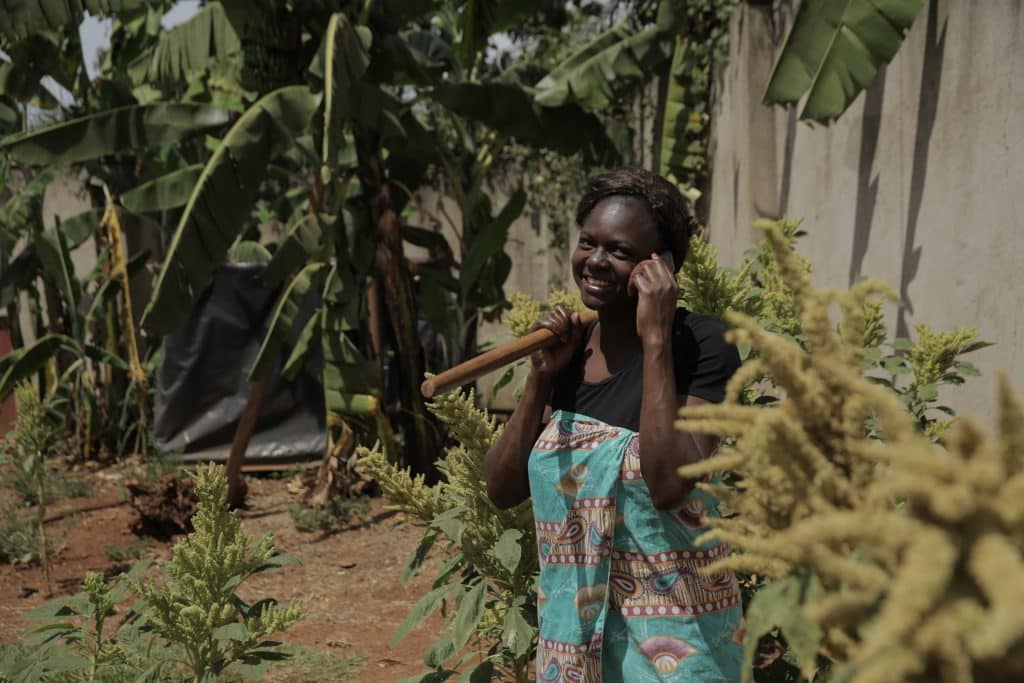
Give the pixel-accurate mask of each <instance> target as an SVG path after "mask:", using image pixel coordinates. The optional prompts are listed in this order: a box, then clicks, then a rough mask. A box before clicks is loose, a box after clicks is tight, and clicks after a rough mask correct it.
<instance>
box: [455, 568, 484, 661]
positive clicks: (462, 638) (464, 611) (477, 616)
mask: <svg viewBox="0 0 1024 683" xmlns="http://www.w3.org/2000/svg"><path fill="white" fill-rule="evenodd" d="M486 609H487V583H486V582H485V581H482V580H481V581H478V582H477V583H476V585H474V586H473V587H472V588H470V589H469V590H468V591H466V592H465V593H463V595H462V598H461V599H460V600H459V609H458V610H457V611H456V612H455V623H454V625H453V627H452V647H453V648H454V649H455V651H458V650H461V649H462V647H463V646H464V645H465V644H466V643H467V642H469V638H470V636H472V635H473V632H474V631H475V630H476V626H477V624H479V623H480V620H481V619H482V618H483V616H484V612H485V611H486Z"/></svg>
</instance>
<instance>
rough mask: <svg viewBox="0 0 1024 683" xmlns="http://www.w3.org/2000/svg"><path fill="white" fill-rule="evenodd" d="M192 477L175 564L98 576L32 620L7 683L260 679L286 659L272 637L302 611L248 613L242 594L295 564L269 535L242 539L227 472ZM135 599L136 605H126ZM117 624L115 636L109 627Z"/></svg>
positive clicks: (269, 607) (216, 469)
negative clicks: (259, 576) (193, 498)
mask: <svg viewBox="0 0 1024 683" xmlns="http://www.w3.org/2000/svg"><path fill="white" fill-rule="evenodd" d="M195 477H196V495H197V497H198V499H199V501H198V508H197V511H196V514H195V515H194V516H193V526H194V527H195V531H193V532H192V533H190V534H189V535H188V536H187V537H185V538H183V539H181V540H180V541H178V542H177V543H176V544H175V546H174V549H173V554H172V558H171V560H170V561H169V562H166V563H163V564H161V565H160V566H158V567H157V572H156V573H157V574H158V576H157V577H153V576H149V577H148V578H147V576H146V575H145V572H146V571H147V569H148V568H149V567H150V562H149V561H148V560H144V561H142V562H140V563H138V564H136V565H135V567H133V568H132V570H131V571H130V572H128V573H127V574H122V575H121V576H120V577H119V578H118V579H117V580H116V581H114V582H113V583H112V584H108V583H106V582H105V581H104V579H103V577H102V576H101V575H100V574H97V573H94V572H93V573H90V574H88V575H87V576H86V578H85V583H84V593H81V594H79V595H75V596H71V597H64V598H58V599H56V600H52V601H50V602H48V603H46V604H45V605H43V606H42V607H40V608H38V609H36V610H33V611H32V612H30V613H28V615H26V616H27V618H28V619H30V620H33V621H41V622H43V623H42V625H40V626H38V627H36V628H31V629H29V630H28V631H26V633H25V640H24V642H23V644H22V645H21V646H19V647H9V648H6V649H4V650H3V651H2V652H0V679H2V680H8V679H9V680H11V681H16V682H19V683H20V682H22V681H24V682H25V683H28V682H29V681H36V680H41V679H42V680H70V681H79V680H81V681H93V680H112V681H122V680H137V681H158V680H168V679H169V680H192V681H211V680H222V679H223V678H224V677H229V678H230V677H235V676H238V675H242V676H246V677H250V678H253V677H259V676H262V675H263V674H264V673H265V672H266V669H267V665H268V663H270V662H279V661H284V660H286V659H287V658H288V657H289V653H288V651H287V650H286V649H282V648H281V647H280V643H278V642H276V641H271V640H267V639H266V637H267V636H269V635H270V634H272V633H276V632H278V631H283V630H285V629H287V628H289V627H290V626H292V625H293V624H294V623H295V622H296V621H298V620H299V619H300V618H301V616H302V614H301V609H300V607H299V605H298V604H297V603H293V604H290V605H288V606H286V607H281V606H279V605H278V604H277V602H276V601H275V600H273V599H271V598H267V599H263V600H259V601H257V602H254V603H251V604H250V603H247V602H246V601H244V600H242V599H241V598H240V597H239V596H238V595H237V593H236V590H237V588H238V586H239V585H240V584H242V583H243V582H244V581H245V580H246V579H247V578H248V577H249V576H251V575H253V574H254V573H257V572H263V571H268V570H272V569H275V568H278V567H280V566H282V565H284V564H287V563H289V562H291V561H292V560H290V559H289V558H287V557H283V556H280V555H277V554H276V553H275V550H274V545H273V539H272V537H271V536H270V535H267V536H264V537H262V538H261V539H259V540H258V541H256V542H255V543H254V542H253V541H252V539H251V538H250V537H249V536H248V535H247V534H245V533H243V532H242V530H241V523H240V521H239V520H238V518H237V517H235V516H234V515H233V514H232V513H231V512H230V511H229V510H228V509H227V502H226V501H227V482H226V480H225V479H224V474H223V468H222V467H220V466H217V465H209V466H205V467H199V468H198V469H197V470H196V472H195ZM132 554H135V553H134V551H133V553H132ZM129 590H130V591H131V592H132V593H134V594H135V595H136V597H137V598H139V599H138V600H136V601H134V602H132V603H131V604H126V603H128V597H127V592H128V591H129ZM115 616H117V617H118V620H117V625H116V627H113V628H108V627H109V626H110V624H111V622H112V620H113V619H114V618H115ZM229 667H230V668H229Z"/></svg>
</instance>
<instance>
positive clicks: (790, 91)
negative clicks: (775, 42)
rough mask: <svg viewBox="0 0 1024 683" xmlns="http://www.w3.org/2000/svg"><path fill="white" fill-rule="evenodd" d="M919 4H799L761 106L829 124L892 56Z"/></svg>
mask: <svg viewBox="0 0 1024 683" xmlns="http://www.w3.org/2000/svg"><path fill="white" fill-rule="evenodd" d="M923 6H924V0H804V1H803V2H801V3H800V9H799V10H797V13H796V18H795V19H794V20H793V27H792V28H791V29H790V31H789V35H788V36H787V37H786V42H785V43H784V44H783V46H782V51H781V52H780V53H779V57H778V59H777V60H776V62H775V67H774V68H773V69H772V74H771V77H770V78H769V80H768V87H767V88H766V89H765V93H764V98H763V101H764V103H765V104H782V105H790V104H795V103H796V102H797V101H798V100H799V99H800V98H801V97H803V95H804V94H805V93H807V100H806V102H805V103H804V108H803V111H801V112H800V118H801V119H802V120H805V121H817V122H820V123H828V122H829V121H831V120H833V119H835V118H837V117H838V116H839V115H840V114H842V113H843V112H844V111H846V109H847V108H848V107H849V106H850V104H851V103H852V102H853V100H854V99H855V98H856V97H857V95H858V94H860V91H861V90H863V89H864V88H866V87H867V86H868V85H870V84H871V81H873V80H874V78H875V74H877V73H878V69H879V68H880V67H881V66H882V65H884V64H888V63H889V62H890V61H891V60H892V58H893V57H894V56H895V55H896V52H897V50H899V48H900V45H901V44H902V43H903V38H904V36H905V35H906V33H907V31H908V30H909V29H910V27H911V25H913V23H914V19H915V18H916V17H917V15H918V14H919V13H920V11H921V8H922V7H923Z"/></svg>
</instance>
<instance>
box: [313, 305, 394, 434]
mask: <svg viewBox="0 0 1024 683" xmlns="http://www.w3.org/2000/svg"><path fill="white" fill-rule="evenodd" d="M343 309H344V306H343V305H342V306H336V305H335V306H332V305H330V304H326V305H325V306H324V313H323V322H322V334H321V343H322V344H323V352H324V372H323V385H324V403H325V405H326V410H327V415H328V418H330V417H331V416H342V417H343V416H345V415H353V414H355V415H365V414H367V413H372V412H375V410H376V408H377V401H376V400H369V399H374V398H375V397H376V395H378V394H379V393H380V368H379V366H378V365H377V364H376V363H374V362H373V361H369V360H366V359H365V358H364V357H363V355H362V354H361V353H359V349H357V348H356V347H355V345H353V344H352V342H351V340H349V338H348V335H347V334H345V331H346V330H347V329H348V327H349V322H348V321H347V315H346V313H345V311H344V310H343Z"/></svg>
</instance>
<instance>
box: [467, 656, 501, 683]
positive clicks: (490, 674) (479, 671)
mask: <svg viewBox="0 0 1024 683" xmlns="http://www.w3.org/2000/svg"><path fill="white" fill-rule="evenodd" d="M493 678H494V662H492V661H491V660H489V659H485V660H484V661H482V662H480V663H479V664H477V665H476V666H474V667H473V668H472V669H470V670H469V671H467V672H466V673H465V674H463V675H462V676H461V677H460V678H459V681H460V682H461V681H465V682H466V683H490V681H491V680H492V679H493Z"/></svg>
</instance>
